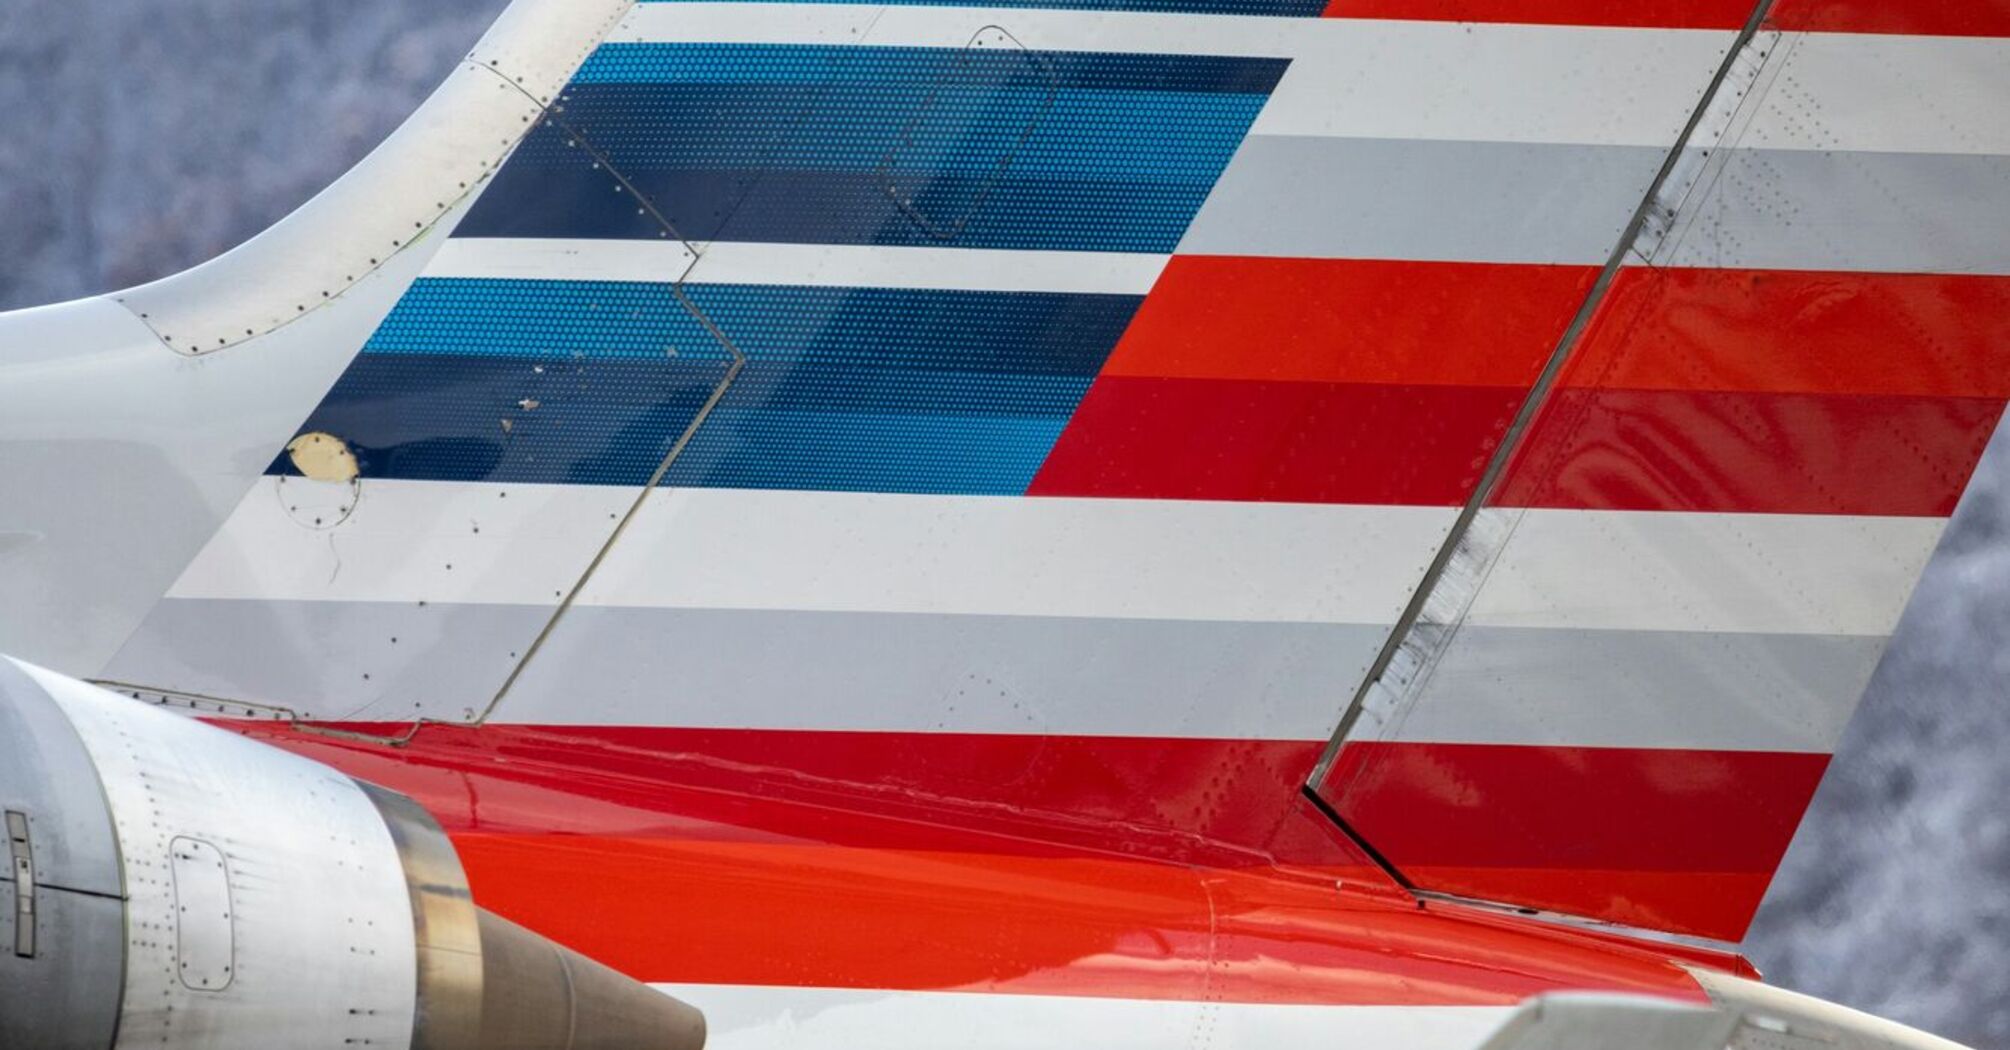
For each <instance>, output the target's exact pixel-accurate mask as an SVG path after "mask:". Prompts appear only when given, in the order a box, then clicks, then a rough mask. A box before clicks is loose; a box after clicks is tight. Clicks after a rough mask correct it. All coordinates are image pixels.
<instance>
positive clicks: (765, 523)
mask: <svg viewBox="0 0 2010 1050" xmlns="http://www.w3.org/2000/svg"><path fill="white" fill-rule="evenodd" d="M292 483H295V484H297V483H298V479H293V482H292ZM276 484H277V479H265V480H262V481H261V482H260V483H259V484H258V485H257V486H255V487H254V488H253V490H252V492H251V493H250V495H248V496H247V497H246V498H245V499H244V501H243V502H242V503H241V504H240V505H239V506H238V507H237V509H236V510H235V511H234V512H233V513H232V514H231V517H230V520H229V521H228V522H226V523H225V525H224V527H223V528H222V529H221V530H220V531H219V532H218V533H217V535H216V536H215V537H214V538H213V539H212V540H211V541H210V543H209V544H208V545H207V546H205V547H204V549H203V551H202V553H201V554H199V555H198V556H197V557H196V559H195V561H194V562H193V563H192V564H191V565H190V566H189V568H188V570H187V571H186V572H184V573H183V575H182V577H181V579H180V580H178V581H177V582H176V583H175V585H174V588H173V589H172V590H171V591H170V592H169V593H170V594H171V595H172V596H174V597H179V598H256V599H267V600H290V601H317V600H338V601H339V600H348V601H418V600H426V601H437V602H461V603H475V604H481V603H530V604H541V603H548V602H551V601H553V600H555V597H556V595H557V593H558V592H560V591H562V590H564V589H565V588H567V587H568V586H569V585H570V583H571V581H572V579H574V578H575V577H576V575H577V573H578V572H579V571H580V569H582V568H583V566H584V564H585V561H586V559H588V558H590V557H591V556H592V553H593V551H594V550H596V549H597V548H598V547H599V545H600V543H601V542H602V541H603V540H604V539H605V538H606V536H607V535H608V532H609V530H610V529H611V528H612V527H613V523H614V521H615V519H616V518H617V517H618V516H619V515H620V513H622V512H623V511H624V510H625V509H626V507H627V504H628V501H629V500H630V499H631V498H632V496H633V493H634V491H635V490H633V489H631V488H620V487H609V486H569V485H497V484H488V483H458V482H413V481H388V480H382V479H377V480H368V481H365V482H364V483H363V485H362V498H361V499H360V500H359V501H358V503H357V506H356V510H355V512H354V514H353V515H352V516H351V518H350V519H349V520H348V521H347V522H345V523H344V524H342V525H341V526H339V527H336V528H333V529H320V530H317V529H313V528H307V527H303V526H302V525H301V524H299V523H298V522H297V521H295V520H294V519H293V517H292V516H291V515H289V513H288V512H287V510H286V506H285V503H284V501H283V500H282V498H281V497H280V495H279V494H278V492H277V490H276V488H275V486H276ZM1453 513H1454V512H1453V511H1452V510H1451V509H1449V508H1438V507H1382V506H1356V505H1317V504H1279V503H1218V502H1201V501H1184V500H1117V499H1109V500H1103V499H1049V498H1024V497H993V496H918V495H886V494H875V493H845V492H783V491H761V490H741V489H659V490H657V491H655V492H652V493H651V494H650V497H649V499H648V500H647V501H646V502H645V503H644V504H643V507H642V509H641V511H640V512H639V513H638V514H637V515H636V517H635V519H634V520H633V521H632V522H631V523H630V524H629V527H628V529H627V531H626V532H625V533H624V534H623V536H622V540H621V542H620V543H619V544H617V545H616V546H615V547H614V548H613V549H612V550H611V551H610V552H609V554H608V557H607V560H606V561H605V562H604V563H603V565H602V566H601V569H600V571H599V572H597V573H596V574H595V576H594V579H593V580H592V582H591V583H590V584H589V585H588V586H587V587H586V588H585V590H584V591H583V592H582V593H581V595H580V598H579V600H580V602H581V603H583V604H587V605H606V606H635V607H656V608H717V609H794V610H824V611H863V612H908V613H941V614H955V613H971V614H993V615H1020V616H1087V617H1117V618H1128V619H1182V620H1237V621H1249V622H1307V623H1364V624H1385V623H1389V622H1392V621H1393V619H1394V617H1395V615H1396V613H1397V612H1398V611H1399V610H1400V609H1401V608H1402V606H1403V604H1404V602H1405V601H1406V600H1407V599H1408V597H1409V594H1410V591H1411V589H1412V588H1413V587H1414V586H1415V584H1416V582H1417V580H1418V579H1419V577H1420V576H1421V573H1422V571H1423V568H1424V566H1425V565H1426V564H1427V563H1428V562H1429V561H1430V559H1431V556H1432V555H1433V554H1434V553H1435V552H1436V550H1437V547H1438V544H1439V542H1440V541H1441V539H1442V537H1443V536H1444V534H1445V530H1446V528H1447V527H1448V526H1449V524H1450V521H1451V519H1452V516H1453ZM1943 524H1944V522H1943V521H1942V520H1941V519H1938V518H1872V517H1835V516H1824V515H1791V514H1694V513H1671V512H1638V511H1576V510H1534V511H1528V512H1526V513H1525V514H1523V515H1522V516H1521V520H1520V523H1519V525H1518V526H1517V528H1516V531H1515V534H1514V536H1513V538H1512V539H1511V540H1510V541H1509V544H1508V546H1507V549H1506V551H1505V553H1504V554H1503V555H1502V557H1501V559H1500V561H1499V562H1498V563H1497V564H1496V566H1495V567H1494V569H1493V571H1492V575H1491V576H1490V578H1489V579H1488V581H1487V583H1486V586H1485V587H1484V588H1482V590H1481V592H1480V595H1479V597H1478V599H1477V601H1476V602H1475V604H1474V606H1473V608H1472V610H1471V612H1470V615H1469V617H1468V619H1467V622H1468V623H1471V624H1475V625H1486V626H1506V627H1560V628H1589V629H1610V630H1664V631H1728V632H1757V633H1778V634H1793V633H1807V634H1834V635H1884V634H1889V633H1890V632H1891V630H1892V627H1893V625H1894V624H1895V623H1896V622H1897V619H1898V614H1899V612H1900V610H1901V609H1902V608H1903V607H1904V604H1905V600H1906V597H1907V595H1908V594H1909V593H1910V592H1911V589H1912V584H1913V581H1914V580H1915V579H1917V578H1918V575H1919V573H1920V571H1921V569H1922V568H1923V567H1924V565H1925V563H1926V559H1927V558H1928V557H1929V556H1930V555H1931V554H1932V552H1933V547H1934V544H1935V543H1936V542H1937V541H1938V539H1939V536H1940V531H1941V528H1942V526H1943ZM477 530H478V531H477ZM449 565H451V566H452V568H448V567H447V566H449Z"/></svg>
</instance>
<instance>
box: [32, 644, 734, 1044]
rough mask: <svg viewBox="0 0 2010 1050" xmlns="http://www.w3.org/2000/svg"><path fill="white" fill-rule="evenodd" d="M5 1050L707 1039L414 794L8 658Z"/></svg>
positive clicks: (672, 1003) (699, 1024)
mask: <svg viewBox="0 0 2010 1050" xmlns="http://www.w3.org/2000/svg"><path fill="white" fill-rule="evenodd" d="M0 813H4V818H5V823H6V831H7V853H6V856H5V857H4V858H0V861H3V862H4V864H5V872H4V874H0V879H4V881H0V895H4V908H0V910H4V912H5V915H6V917H5V918H4V919H0V1047H7V1048H15V1047H21V1048H27V1047H34V1048H37V1050H67V1048H72V1047H75V1048H91V1050H107V1048H116V1047H141V1046H145V1047H155V1048H160V1047H165V1048H168V1050H177V1048H194V1047H204V1048H214V1050H238V1048H243V1050H254V1048H255V1050H266V1048H269V1047H273V1046H285V1045H294V1044H295V1043H301V1044H302V1045H305V1043H304V1042H302V1040H301V1036H302V1034H303V1033H311V1042H312V1045H316V1046H335V1047H383V1048H392V1050H503V1048H508V1050H519V1048H522V1050H529V1048H533V1047H535V1048H556V1050H596V1048H603V1047H605V1048H613V1047H622V1048H649V1050H659V1048H660V1050H699V1048H700V1047H702V1045H703V1043H704V1039H705V1026H704V1019H703V1017H702V1016H700V1015H699V1013H698V1012H697V1011H696V1010H694V1009H692V1008H691V1007H689V1006H686V1005H685V1004H683V1003H680V1002H677V1001H676V1000H674V999H672V998H670V997H669V996H666V995H662V994H660V993H658V992H656V991H654V990H652V989H650V988H648V987H646V986H644V985H642V984H639V983H637V982H635V981H633V980H631V979H629V978H628V977H625V976H623V975H621V974H619V973H616V972H615V971H613V970H610V969H608V968H607V967H604V966H601V965H600V964H598V963H595V962H593V961H591V960H589V959H586V958H585V957H583V956H581V955H579V954H578V953H576V952H573V951H570V950H569V949H566V948H562V947H560V946H558V945H556V944H553V943H551V942H550V941H547V940H545V939H544V938H542V937H540V936H538V935H537V934H534V933H532V932H530V931H528V930H525V929H523V928H522V927H520V926H516V925H514V924H512V923H510V922H508V921H507V920H505V919H502V918H500V917H498V916H495V915H492V914H490V913H488V912H486V911H484V910H483V909H481V908H480V907H478V906H477V905H476V904H475V903H474V899H473V897H472V896H471V895H470V893H469V891H468V884H467V878H466V875H465V874H464V873H463V871H462V868H461V863H460V860H459V858H458V857H457V856H456V855H455V853H454V849H453V845H452V843H451V842H450V841H449V840H448V838H447V836H446V835H445V834H444V833H443V832H442V831H441V830H440V828H439V825H438V824H436V823H435V822H434V821H433V820H432V818H431V817H430V816H429V815H428V814H427V813H426V812H425V811H424V810H423V809H421V808H420V807H419V806H418V805H417V804H415V803H413V802H412V801H411V800H410V799H407V798H405V797H404V796H402V795H398V794H395V793H393V792H389V791H385V790H383V789H381V788H377V787H374V786H371V785H366V784H362V783H359V782H357V781H354V780H351V779H350V778H349V777H347V776H344V775H343V774H341V773H339V772H337V771H335V770H333V769H330V768H329V767H327V766H324V765H322V764H320V763H318V762H314V761H312V760H310V759H306V758H302V757H300V756H298V755H293V754H290V753H288V752H285V751H282V750H279V749H277V748H273V747H269V746H267V745H265V744H261V743H258V742H256V741H252V740H248V739H245V738H243V737H240V736H237V735H236V734H233V733H229V732H226V731H224V730H221V729H217V728H215V727H213V726H208V725H204V724H202V723H200V722H197V721H194V720H192V719H187V718H183V717H181V716H179V715H175V714H170V713H168V712H165V711H161V710H157V709H154V708H152V707H149V706H147V705H145V704H141V703H137V702H135V701H132V700H130V699H126V698H123V697H119V696H115V695H113V694H111V693H109V692H106V691H104V690H102V689H99V688H97V687H95V686H91V685H87V684H85V683H83V682H79V681H76V680H75V679H71V678H67V677H64V676H62V675H59V674H56V673H54V672H51V671H46V670H43V669H41V668H38V667H33V666H30V665H27V664H22V663H18V662H15V661H12V660H9V659H6V658H4V657H0Z"/></svg>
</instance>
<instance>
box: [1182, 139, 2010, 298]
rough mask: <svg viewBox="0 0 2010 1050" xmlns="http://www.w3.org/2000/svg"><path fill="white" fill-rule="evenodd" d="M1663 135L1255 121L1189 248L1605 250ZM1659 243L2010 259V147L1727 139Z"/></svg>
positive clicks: (1548, 255)
mask: <svg viewBox="0 0 2010 1050" xmlns="http://www.w3.org/2000/svg"><path fill="white" fill-rule="evenodd" d="M1663 155H1664V151H1662V150H1659V149H1655V148H1652V147H1645V146H1585V145H1568V144H1544V143H1515V142H1433V141H1422V140H1404V139H1351V138H1313V137H1296V136H1279V135H1253V136H1251V137H1250V138H1249V139H1247V140H1245V141H1244V142H1243V144H1242V149H1241V150H1240V151H1239V152H1237V154H1236V156H1235V159H1234V161H1232V162H1231V163H1230V164H1229V166H1228V170H1227V171H1225V172H1223V173H1222V177H1221V181H1220V182H1219V183H1218V184H1217V185H1216V186H1215V189H1214V193H1213V195H1212V196H1210V197H1209V198H1208V201H1207V204H1206V205H1205V206H1204V207H1203V208H1202V209H1201V211H1200V214H1199V215H1198V216H1197V217H1196V218H1195V219H1194V223H1193V226H1192V228H1191V229H1189V230H1188V231H1187V235H1186V238H1185V240H1184V241H1182V242H1181V244H1180V249H1179V250H1180V251H1181V252H1192V253H1214V254H1227V255H1268V256H1296V257H1304V258H1366V259H1437V260H1446V261H1452V262H1521V263H1581V264H1586V265H1595V264H1598V263H1602V262H1604V261H1605V259H1606V257H1607V255H1609V254H1610V253H1611V251H1612V247H1613V245H1614V244H1615V243H1616V242H1617V241H1618V239H1619V236H1620V234H1621V232H1622V231H1623V228H1624V227H1625V225H1626V222H1627V220H1628V219H1630V218H1631V217H1632V214H1633V209H1634V207H1635V206H1636V205H1637V204H1638V203H1639V201H1640V198H1641V195H1642V194H1643V193H1645V192H1646V191H1647V187H1648V184H1649V183H1650V182H1651V181H1652V180H1653V177H1654V172H1655V171H1656V169H1657V167H1658V165H1659V163H1660V160H1661V158H1662V156H1663ZM1722 157H1723V160H1722V165H1723V166H1722V168H1721V170H1719V171H1718V172H1717V173H1716V174H1715V175H1714V176H1713V177H1712V178H1711V181H1710V183H1709V185H1708V187H1707V188H1706V190H1705V191H1704V193H1703V195H1702V196H1701V197H1700V198H1699V199H1693V200H1691V201H1689V202H1688V203H1686V204H1685V205H1684V206H1683V208H1682V217H1681V219H1680V220H1679V222H1680V227H1679V229H1678V230H1677V231H1676V234H1675V238H1674V239H1673V240H1672V243H1671V244H1667V245H1664V246H1663V247H1662V248H1661V249H1660V251H1659V253H1658V255H1657V258H1656V259H1655V261H1656V262H1657V263H1660V264H1665V265H1675V266H1713V267H1748V268H1754V269H1768V268H1771V269H1815V270H1868V271H1897V272H1930V273H1989V274H2010V157H1995V156H1974V155H1967V154H1931V153H1865V152H1848V151H1828V152H1823V151H1816V150H1729V151H1725V152H1724V153H1723V154H1722Z"/></svg>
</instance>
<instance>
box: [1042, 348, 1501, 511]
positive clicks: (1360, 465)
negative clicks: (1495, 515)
mask: <svg viewBox="0 0 2010 1050" xmlns="http://www.w3.org/2000/svg"><path fill="white" fill-rule="evenodd" d="M1523 395H1524V390H1523V389H1521V388H1517V387H1473V386H1444V385H1431V384H1417V385H1396V384H1383V383H1301V382H1273V381H1258V380H1216V379H1160V378H1147V377H1141V376H1102V377H1099V378H1098V379H1097V380H1096V382H1095V385H1093V386H1091V387H1090V388H1089V393H1088V395H1087V396H1086V397H1084V398H1083V399H1082V403H1081V405H1080V407H1078V408H1077V409H1076V410H1075V416H1074V418H1073V419H1072V420H1070V421H1069V423H1068V427H1067V429H1066V430H1063V431H1062V432H1061V437H1060V440H1058V441H1057V442H1055V444H1054V449H1053V451H1052V452H1051V453H1049V454H1048V456H1047V461H1046V463H1044V464H1042V465H1041V467H1040V471H1039V473H1038V474H1037V475H1035V476H1034V478H1033V484H1032V485H1031V486H1030V487H1028V489H1027V495H1031V496H1108V497H1128V498H1137V499H1210V500H1263V501H1280V502H1292V503H1373V504H1404V505H1413V506H1457V505H1459V504H1461V503H1464V502H1465V501H1466V499H1467V497H1469V496H1470V495H1471V494H1472V490H1473V486H1475V485H1476V484H1478V482H1479V477H1480V473H1481V471H1482V470H1484V469H1485V467H1486V461H1487V457H1488V456H1489V455H1490V454H1491V452H1492V451H1493V448H1494V446H1495V444H1497V443H1498V442H1499V440H1500V438H1501V435H1502V434H1504V433H1505V432H1506V430H1507V426H1508V423H1509V422H1510V421H1511V420H1512V419H1513V418H1514V414H1515V411H1516V409H1517V408H1519V407H1520V404H1521V400H1522V397H1523Z"/></svg>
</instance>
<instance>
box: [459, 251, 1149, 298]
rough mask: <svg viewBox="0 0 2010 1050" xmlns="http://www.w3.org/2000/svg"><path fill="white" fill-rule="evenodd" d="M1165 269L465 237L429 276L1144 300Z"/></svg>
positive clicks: (1085, 255)
mask: <svg viewBox="0 0 2010 1050" xmlns="http://www.w3.org/2000/svg"><path fill="white" fill-rule="evenodd" d="M694 262H695V263H696V265H695V266H694V265H693V263H694ZM1165 264H1166V256H1163V255H1141V254H1133V253H1126V252H1059V251H994V250H984V249H971V248H903V247H881V246H876V245H824V244H764V243H752V242H739V241H719V242H715V243H713V244H710V245H707V246H706V247H704V248H703V249H702V255H700V256H694V255H692V254H691V252H690V250H689V249H687V248H686V247H685V246H684V245H683V243H682V242H678V241H628V240H580V239H561V238H514V237H464V238H459V239H456V240H450V241H448V242H447V243H446V244H444V245H442V246H441V248H440V252H439V254H438V255H436V256H434V257H433V261H432V263H431V265H429V266H427V268H426V276H428V277H503V278H523V279H532V280H572V281H662V282H673V281H677V280H680V279H681V280H683V281H685V282H687V283H691V284H783V285H809V286H829V287H847V288H931V289H952V290H955V289H969V290H976V291H997V292H1082V293H1100V294H1111V295H1143V294H1145V293H1146V292H1148V291H1150V290H1151V287H1152V282H1154V281H1156V280H1158V275H1159V271H1160V270H1162V269H1164V268H1165Z"/></svg>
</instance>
